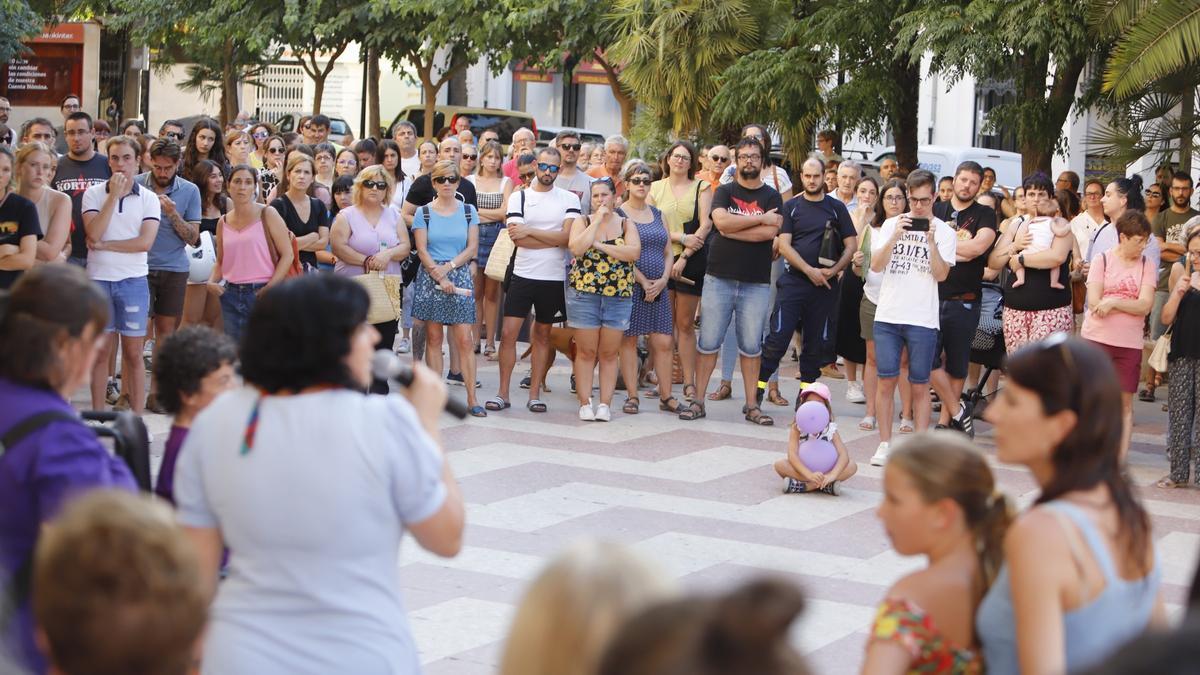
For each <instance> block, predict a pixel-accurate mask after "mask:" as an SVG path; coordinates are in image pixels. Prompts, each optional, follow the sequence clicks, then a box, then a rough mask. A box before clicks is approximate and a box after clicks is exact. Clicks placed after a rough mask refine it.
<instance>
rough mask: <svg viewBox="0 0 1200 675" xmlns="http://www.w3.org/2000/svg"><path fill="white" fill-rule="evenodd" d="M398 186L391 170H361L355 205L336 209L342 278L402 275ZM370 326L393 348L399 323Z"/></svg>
mask: <svg viewBox="0 0 1200 675" xmlns="http://www.w3.org/2000/svg"><path fill="white" fill-rule="evenodd" d="M395 189H396V182H395V180H394V179H393V178H392V175H391V173H390V172H389V171H387V170H386V169H384V168H383V167H382V166H381V165H378V164H376V165H374V166H369V167H367V168H365V169H363V170H362V172H361V173H359V174H358V177H357V178H355V179H354V187H353V188H351V193H350V194H351V197H350V202H351V205H350V206H348V207H346V208H344V209H341V210H340V211H338V214H337V217H336V218H334V219H333V228H332V229H331V230H330V232H329V241H330V244H331V245H332V248H333V255H334V256H335V257H336V258H337V263H336V264H335V265H334V270H333V271H334V274H338V275H341V276H344V277H356V276H359V275H360V274H370V273H373V272H382V273H383V274H389V275H398V274H400V272H401V270H400V266H401V264H402V263H403V262H404V260H405V259H406V258H407V257H408V252H409V250H410V249H411V245H410V242H409V240H408V228H406V227H404V222H403V221H402V220H401V219H400V210H399V209H397V208H396V207H395V206H393V205H392V190H395ZM372 325H373V326H374V327H375V330H377V331H379V346H380V348H381V349H391V347H392V343H393V342H394V341H395V339H396V321H395V320H394V319H393V320H392V321H384V322H382V323H376V324H372ZM387 392H388V384H387V382H385V381H384V380H379V379H375V380H372V382H371V393H374V394H386V393H387Z"/></svg>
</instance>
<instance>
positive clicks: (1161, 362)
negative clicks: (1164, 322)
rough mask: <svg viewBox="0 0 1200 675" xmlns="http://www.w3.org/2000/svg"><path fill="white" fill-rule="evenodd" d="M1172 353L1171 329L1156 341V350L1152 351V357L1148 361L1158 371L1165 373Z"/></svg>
mask: <svg viewBox="0 0 1200 675" xmlns="http://www.w3.org/2000/svg"><path fill="white" fill-rule="evenodd" d="M1170 355H1171V329H1170V328H1168V329H1167V332H1165V333H1163V334H1162V335H1160V336H1159V338H1158V339H1157V340H1155V341H1154V351H1152V352H1150V359H1149V360H1148V361H1147V362H1146V363H1147V364H1148V365H1149V366H1150V367H1151V368H1153V369H1154V370H1155V371H1156V372H1159V373H1165V372H1167V368H1168V367H1169V364H1168V362H1167V357H1168V356H1170Z"/></svg>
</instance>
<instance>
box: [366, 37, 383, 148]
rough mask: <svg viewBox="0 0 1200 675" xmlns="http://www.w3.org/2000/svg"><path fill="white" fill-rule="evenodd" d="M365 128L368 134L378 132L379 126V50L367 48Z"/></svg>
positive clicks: (371, 134) (372, 134)
mask: <svg viewBox="0 0 1200 675" xmlns="http://www.w3.org/2000/svg"><path fill="white" fill-rule="evenodd" d="M367 101H368V104H367V128H368V129H370V130H371V133H370V134H369V135H370V136H374V135H375V134H378V133H380V131H379V127H380V122H379V50H378V49H377V48H374V47H371V48H369V49H368V50H367Z"/></svg>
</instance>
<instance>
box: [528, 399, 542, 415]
mask: <svg viewBox="0 0 1200 675" xmlns="http://www.w3.org/2000/svg"><path fill="white" fill-rule="evenodd" d="M525 408H526V409H527V410H529V412H534V413H544V412H546V404H545V403H543V402H542V401H541V400H539V399H536V398H533V399H529V403H526V404H525Z"/></svg>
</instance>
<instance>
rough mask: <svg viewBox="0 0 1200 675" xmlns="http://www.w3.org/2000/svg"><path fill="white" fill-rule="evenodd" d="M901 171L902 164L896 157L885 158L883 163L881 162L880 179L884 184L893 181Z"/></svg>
mask: <svg viewBox="0 0 1200 675" xmlns="http://www.w3.org/2000/svg"><path fill="white" fill-rule="evenodd" d="M899 171H900V163H899V162H897V161H896V158H895V157H884V158H883V161H881V162H879V177H880V178H881V179H883V180H882V182H884V183H886V182H888V181H889V180H891V179H892V177H893V176H895V175H896V173H898V172H899Z"/></svg>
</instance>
